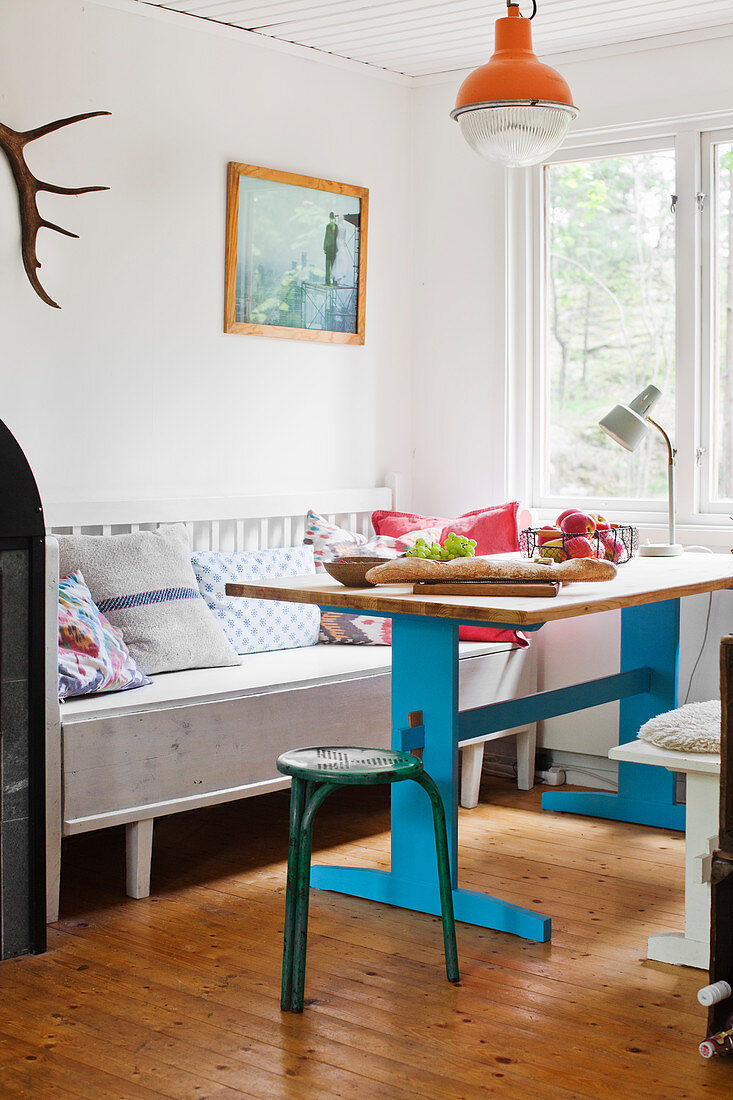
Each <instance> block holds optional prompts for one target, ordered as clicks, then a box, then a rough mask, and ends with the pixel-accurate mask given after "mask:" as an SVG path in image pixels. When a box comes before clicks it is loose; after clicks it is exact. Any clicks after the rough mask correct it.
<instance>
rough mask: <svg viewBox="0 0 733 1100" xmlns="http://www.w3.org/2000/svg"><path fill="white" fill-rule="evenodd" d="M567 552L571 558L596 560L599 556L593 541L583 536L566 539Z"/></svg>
mask: <svg viewBox="0 0 733 1100" xmlns="http://www.w3.org/2000/svg"><path fill="white" fill-rule="evenodd" d="M565 550H566V551H567V553H568V554H569V555H570V557H571V558H595V557H597V556H598V555H597V552H596V549H595V547H594V546H593V543H592V542H591V540H590V539H586V538H583V536H582V535H576V537H575V538H572V539H566V540H565Z"/></svg>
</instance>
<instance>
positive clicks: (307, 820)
mask: <svg viewBox="0 0 733 1100" xmlns="http://www.w3.org/2000/svg"><path fill="white" fill-rule="evenodd" d="M337 786H339V784H338V783H323V784H322V785H321V786H320V787H316V788H315V790H313V793H312V794H311V795H310V796H309V798H308V801H307V803H306V807H305V810H304V811H303V816H302V818H301V822H300V843H299V846H298V880H297V896H296V909H295V936H294V948H293V981H292V990H291V997H290V1011H291V1012H302V1011H303V1000H304V994H305V955H306V946H307V942H308V900H309V891H310V880H311V851H312V848H313V819H314V818H315V815H316V810H317V809H318V807H319V806H320V805H321V803H322V802H323V801H324V800H325V799H326V797H327V796H328V795H329V794H330V793H331V791H334V790H336V787H337Z"/></svg>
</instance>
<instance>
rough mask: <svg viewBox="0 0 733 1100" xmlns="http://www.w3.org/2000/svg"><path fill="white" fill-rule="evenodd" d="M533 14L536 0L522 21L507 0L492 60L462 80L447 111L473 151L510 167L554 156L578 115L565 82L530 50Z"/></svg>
mask: <svg viewBox="0 0 733 1100" xmlns="http://www.w3.org/2000/svg"><path fill="white" fill-rule="evenodd" d="M536 11H537V3H536V0H535V2H534V11H533V13H532V15H531V16H530V18H529V19H525V18H524V17H523V16H522V14H521V13H520V10H519V4H518V3H517V2H516V0H507V15H506V17H505V18H503V19H497V21H496V47H495V50H494V54H493V56H492V57H491V58H490V60H489V61H488V62H487V63H486V64H485V65H482V66H481V67H480V68H478V69H475V70H474V71H473V72H472V73H471V74H470V75H469V76H467V77H466V79H465V80H464V81H463V84H461V87H460V88H459V90H458V97H457V99H456V105H455V108H454V110H453V111H451V118H453V119H455V120H456V121H457V122H458V124H459V126H460V128H461V133H462V134H463V136H464V138H465V139H466V141H467V142H468V144H469V145H470V146H471V148H472V149H474V150H475V152H477V153H479V155H480V156H482V157H485V158H486V159H487V160H495V161H499V163H500V164H504V165H506V166H507V167H509V168H522V167H525V166H527V165H530V164H539V163H540V161H542V160H544V159H545V158H546V157H548V156H549V155H550V153H554V151H555V150H556V149H557V148H558V146H559V145H560V144H561V143H562V141H563V139H564V138H565V135H566V134H567V132H568V127H569V125H570V123H571V121H572V120H573V119H574V118H575V117H576V116H577V114H578V109H577V107H575V106H574V104H573V97H572V95H571V94H570V88H569V87H568V85H567V83H566V81H565V80H564V78H563V77H562V76H561V75H560V73H558V72H556V71H555V69H552V68H550V66H549V65H544V64H543V63H542V62H541V61H540V60H538V58H537V56H536V54H535V52H534V50H533V48H532V27H531V19H533V18H534V15H535V14H536Z"/></svg>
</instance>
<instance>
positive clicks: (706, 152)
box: [699, 127, 733, 516]
mask: <svg viewBox="0 0 733 1100" xmlns="http://www.w3.org/2000/svg"><path fill="white" fill-rule="evenodd" d="M729 142H733V127H727V128H725V129H719V130H708V131H706V132H705V133H703V134H702V135H701V162H700V163H701V184H700V186H701V189H702V191H703V192H704V193H705V195H706V201H705V206H704V210H703V215H702V241H701V259H702V291H701V301H702V318H703V327H702V345H701V346H702V362H703V371H702V376H701V414H702V415H701V421H700V448H701V450H700V462H699V465H700V507H701V511H702V512H703V513H707V514H708V515H713V516H714V515H725V516H728V515H729V514H730V512H731V501H730V500H727V501H726V500H715V499H714V498H713V484H714V481H715V468H714V465H715V464H714V462H713V447H714V444H715V439H714V429H713V404H714V401H715V376H716V374H717V369H718V364H717V357H716V354H715V353H716V351H717V333H716V331H715V328H716V326H715V304H716V303H715V297H716V286H715V259H716V255H715V247H714V245H715V242H714V232H715V228H716V223H717V214H718V210H717V205H718V195H717V193H716V191H715V188H714V184H715V164H714V159H715V146H716V145H718V144H720V143H729Z"/></svg>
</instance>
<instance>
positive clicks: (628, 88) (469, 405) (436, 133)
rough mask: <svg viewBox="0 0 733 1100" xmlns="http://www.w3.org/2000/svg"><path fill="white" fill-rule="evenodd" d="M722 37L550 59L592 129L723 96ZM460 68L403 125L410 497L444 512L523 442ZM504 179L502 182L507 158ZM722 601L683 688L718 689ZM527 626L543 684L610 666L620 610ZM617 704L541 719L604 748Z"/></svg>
mask: <svg viewBox="0 0 733 1100" xmlns="http://www.w3.org/2000/svg"><path fill="white" fill-rule="evenodd" d="M732 49H733V39H731V38H719V39H717V40H711V41H704V42H697V43H694V44H689V45H673V46H669V45H668V46H664V47H662V48H652V49H647V50H644V51H643V52H638V53H627V54H625V55H623V56H622V55H620V54H614V55H608V56H599V55H598V54H596V55H594V56H592V57H588V58H587V59H585V60H577V59H576V60H574V61H573V60H571V59H570V58H569V57H568V56H567V55H566V56H565V57H563V58H561V59H559V60H558V61H557V62H555V61H554V60H553V59H549V60H551V61H552V63H553V64H557V67H558V68H560V69H561V71H562V73H563V76H565V77H566V79H567V80H568V83H569V84H570V87H571V89H572V91H573V95H574V99H575V102H576V103H577V104H578V106H579V107H580V108H581V112H582V113H581V116H580V118H579V119H578V121H577V123H576V124H575V125H576V127H578V128H583V129H588V128H594V127H599V126H611V125H613V126H616V125H621V124H623V123H629V122H634V121H645V120H649V119H655V118H668V117H673V116H677V115H686V114H695V113H704V112H717V111H720V110H723V109H725V108H730V109H733V84H731V80H730V57H731V50H732ZM463 75H464V74H457V75H456V76H455V78H451V79H450V80H445V79H441V80H440V81H437V82H436V83H434V84H428V85H426V86H422V87H419V88H417V89H416V90H415V103H414V126H413V135H414V142H415V152H414V164H415V218H414V224H415V241H414V245H413V252H414V256H415V275H416V291H415V333H414V337H413V343H414V347H415V356H414V383H413V386H414V392H415V436H414V447H415V463H414V472H413V473H414V492H415V505H416V507H417V508H418V509H421V510H424V511H427V512H430V511H431V510H433V509H435V510H437V511H439V512H440V513H442V514H445V515H450V514H451V513H453V514H456V513H457V512H459V511H461V510H463V509H465V508H476V507H479V505H481V504H482V503H492V502H494V501H497V500H500V499H503V498H504V494H505V483H506V480H507V464H506V461H505V446H504V444H505V442H506V446H507V449H508V450H509V451H510V452H511V450H512V449H517V448H522V447H524V446H525V445H526V440H525V439H524V438H523V437H522V436H521V435H514V434H512V435H510V436H509V437H508V438H507V439H506V440H505V431H506V429H505V419H504V414H505V408H506V388H507V381H506V378H505V346H506V328H505V304H506V296H505V278H506V265H505V247H506V241H505V233H504V222H505V173H504V170H503V169H501V168H500V167H497V166H493V165H491V164H489V163H487V162H484V161H482V160H481V158H479V157H478V156H476V155H475V154H474V153H473V152H472V151H471V150H469V149H468V147H467V146H466V145H465V143H464V142H463V139H462V138H461V135H460V133H459V130H458V126H457V125H456V124H455V123H454V122H453V121H452V120H451V119H450V117H449V112H450V110H451V108H452V106H453V104H454V101H455V95H456V91H457V89H458V87H459V85H460V83H461V79H462V77H463ZM506 179H508V181H509V185H510V186H511V172H510V173H509V174H508V176H507V177H506ZM511 368H512V364H509V370H510V372H511ZM732 536H733V531H732ZM731 541H732V543H733V537H732V540H731ZM707 606H708V599H707V597H697V598H695V599H688V600H684V601H683V608H682V633H683V645H682V653H681V669H680V685H681V694H682V695H684V693H685V691H686V690H687V685H688V681H689V678H690V675H691V672H692V668H693V664H694V662H695V660H696V658H697V656H698V652H699V649H700V645H701V643H702V638H703V634H704V628H705V616H706V611H707ZM731 612H733V594H731V593H721V594H718V595H716V596H715V597H714V599H713V614H712V617H711V622H710V628H709V632H708V640H707V644H706V646H705V652H704V655H703V660H702V661H701V662H700V664H699V666H698V669H697V672H696V674H695V679H694V682H693V684H692V689H691V691H690V700H695V699H705V698H710V697H712V696H713V695H714V694H715V693H716V690H717V689H716V684H717V677H718V673H717V647H718V641H719V639H720V637H721V635H722V634H724V633H728V632H729V631H730V630H731V629H732V627H733V615H732V614H731ZM535 638H536V644H538V646H539V648H540V651H541V664H542V668H543V677H544V686H545V687H547V688H550V687H555V686H560V685H562V684H564V683H567V682H569V681H571V680H575V679H582V678H592V677H594V676H598V675H603V674H605V673H608V672H612V671H614V670H615V669H617V668H618V652H619V616H618V615H617V614H609V615H604V616H600V617H598V618H597V619H596V618H595V617H594V618H593V619H592V620H588V621H587V622H583V623H580V622H575V623H572V624H571V623H567V624H554V625H550V626H546V627H544V628H543V630H542V632H541V633H540V634H539V635H536V636H535ZM569 654H572V661H570V660H569V659H568V655H569ZM617 713H618V707H617V705H615V704H614V705H609V706H606V707H603V708H598V709H597V710H592V711H585V712H582V713H580V714H578V715H577V716H569V717H566V718H563V719H557V720H554V721H552V722H549V723H546V729H545V744H546V745H547V746H548V747H552V748H554V749H560V750H565V751H574V752H588V753H597V754H599V755H601V756H605V753H606V751H607V748H608V747H609V746H610V745H611V744H613V743H614V739H615V737H616V730H617Z"/></svg>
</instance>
